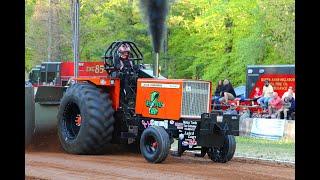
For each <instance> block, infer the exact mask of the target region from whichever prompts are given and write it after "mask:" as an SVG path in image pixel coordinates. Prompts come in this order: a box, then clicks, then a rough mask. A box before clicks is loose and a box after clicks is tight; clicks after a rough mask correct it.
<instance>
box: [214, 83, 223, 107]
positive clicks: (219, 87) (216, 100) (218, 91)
mask: <svg viewBox="0 0 320 180" xmlns="http://www.w3.org/2000/svg"><path fill="white" fill-rule="evenodd" d="M222 86H223V85H222V80H219V81H218V85H217V87H216V91H215V92H214V97H213V100H214V103H216V104H218V103H219V99H220V98H221V90H222Z"/></svg>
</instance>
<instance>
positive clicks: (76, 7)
mask: <svg viewBox="0 0 320 180" xmlns="http://www.w3.org/2000/svg"><path fill="white" fill-rule="evenodd" d="M79 7H80V3H79V0H73V10H74V11H73V17H74V21H73V62H74V77H75V78H77V77H78V65H79Z"/></svg>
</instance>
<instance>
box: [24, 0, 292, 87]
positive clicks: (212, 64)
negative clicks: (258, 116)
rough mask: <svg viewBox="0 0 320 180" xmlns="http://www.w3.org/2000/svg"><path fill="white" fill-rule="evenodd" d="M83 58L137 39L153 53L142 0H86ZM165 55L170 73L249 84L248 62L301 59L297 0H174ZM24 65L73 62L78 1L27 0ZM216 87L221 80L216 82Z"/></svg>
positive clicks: (163, 63)
mask: <svg viewBox="0 0 320 180" xmlns="http://www.w3.org/2000/svg"><path fill="white" fill-rule="evenodd" d="M80 2H81V7H80V59H81V61H100V60H101V56H102V54H103V53H104V51H105V49H106V48H107V46H108V45H109V44H110V43H111V42H112V41H115V40H121V39H123V40H131V41H134V42H136V43H137V44H138V46H139V47H140V48H141V51H142V52H143V54H144V58H145V63H151V62H152V58H153V52H152V43H151V38H150V34H149V32H148V27H147V24H146V22H145V21H144V20H143V15H142V13H141V12H140V6H139V1H138V0H95V1H90V0H81V1H80ZM169 3H170V9H169V14H168V17H167V31H166V34H165V39H164V43H163V47H162V50H161V54H160V65H161V74H163V75H165V76H167V77H169V78H192V79H204V80H210V81H213V82H217V81H218V80H219V79H224V78H229V79H230V80H231V82H232V83H233V85H235V86H236V85H240V84H243V83H244V82H245V74H246V72H245V70H246V65H249V64H294V63H295V46H294V44H295V2H294V0H269V1H264V0H170V1H169ZM25 4H26V6H25V10H26V11H25V21H26V22H25V23H26V26H25V37H26V38H25V64H26V65H25V69H26V71H29V70H30V69H31V68H32V67H33V66H34V65H36V64H39V63H40V62H42V61H47V60H51V61H70V60H72V59H73V55H72V8H71V7H72V0H26V1H25ZM214 84H215V83H214Z"/></svg>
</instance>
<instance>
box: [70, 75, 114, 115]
mask: <svg viewBox="0 0 320 180" xmlns="http://www.w3.org/2000/svg"><path fill="white" fill-rule="evenodd" d="M74 79H75V80H77V81H89V82H91V83H93V84H95V85H97V86H105V87H108V88H109V89H110V91H109V92H110V99H111V101H112V107H113V109H114V110H117V109H118V108H119V106H120V79H119V78H109V77H85V78H74ZM111 82H113V83H111Z"/></svg>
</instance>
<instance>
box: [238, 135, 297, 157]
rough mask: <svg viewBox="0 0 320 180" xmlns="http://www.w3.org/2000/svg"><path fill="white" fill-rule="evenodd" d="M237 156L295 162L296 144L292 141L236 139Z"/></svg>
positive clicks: (239, 137)
mask: <svg viewBox="0 0 320 180" xmlns="http://www.w3.org/2000/svg"><path fill="white" fill-rule="evenodd" d="M236 142H237V148H236V153H235V155H238V156H246V157H257V158H266V159H273V160H282V161H292V162H294V161H295V143H294V142H293V141H290V140H275V141H273V140H266V139H258V138H252V137H244V136H238V137H236Z"/></svg>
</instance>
